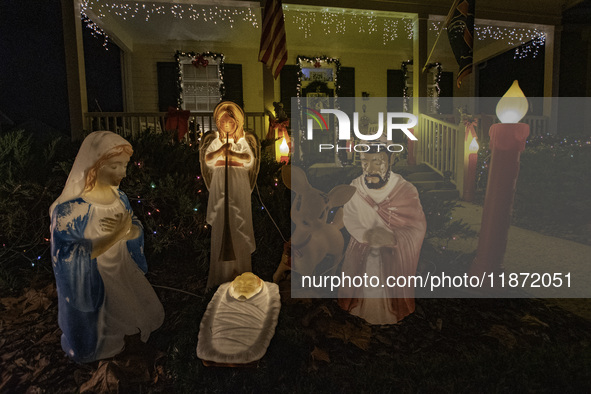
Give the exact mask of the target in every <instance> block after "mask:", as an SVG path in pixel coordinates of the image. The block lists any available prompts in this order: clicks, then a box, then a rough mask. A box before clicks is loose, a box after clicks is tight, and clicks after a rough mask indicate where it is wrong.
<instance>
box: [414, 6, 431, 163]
mask: <svg viewBox="0 0 591 394" xmlns="http://www.w3.org/2000/svg"><path fill="white" fill-rule="evenodd" d="M428 18H429V15H427V14H417V18H416V20H415V21H414V24H413V47H412V57H413V66H412V70H413V73H412V85H413V98H412V100H413V104H412V112H413V114H414V115H415V116H416V117H417V118H418V117H419V114H420V113H424V112H425V107H426V100H425V99H424V98H425V97H427V73H424V72H423V67H424V66H425V62H426V61H427V55H428V53H427V51H428V47H427V39H428V33H429V29H428V26H427V20H428ZM419 98H423V99H422V100H419ZM417 126H418V127H417V130H416V131H415V135H416V136H417V138H418V139H419V141H420V140H421V138H423V136H422V134H421V132H422V131H421V130H420V124H419V125H417ZM420 146H422V144H421V143H420V142H419V143H418V144H415V157H416V160H417V164H420V163H422V161H423V152H422V150H421V149H420V148H419V147H420Z"/></svg>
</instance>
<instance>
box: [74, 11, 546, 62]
mask: <svg viewBox="0 0 591 394" xmlns="http://www.w3.org/2000/svg"><path fill="white" fill-rule="evenodd" d="M88 10H92V12H93V13H94V15H96V16H97V17H98V18H104V17H105V16H106V15H111V16H115V17H117V18H120V19H122V20H124V21H125V20H130V19H140V20H145V21H146V22H149V21H150V19H151V18H153V17H154V16H164V15H172V16H173V17H174V18H178V19H185V18H187V19H190V20H194V21H200V22H202V23H203V22H205V23H212V24H213V25H216V24H218V23H221V22H225V23H228V24H229V26H230V28H232V27H234V25H235V24H237V23H247V24H248V25H249V26H251V27H252V28H255V29H258V28H259V27H260V21H259V18H260V17H259V16H258V15H259V14H260V10H259V9H258V7H257V8H253V7H227V6H203V5H199V4H185V3H183V4H175V3H136V2H115V1H102V0H85V1H82V2H81V4H80V14H81V17H82V19H83V21H84V22H85V25H86V27H87V28H89V29H91V30H92V34H93V35H95V36H101V37H103V39H104V43H103V46H105V47H106V45H107V42H108V35H107V34H106V33H105V32H104V31H103V30H102V29H101V28H100V26H98V25H97V24H96V23H94V22H93V21H92V20H90V18H89V17H88V16H87V11H88ZM283 11H284V15H285V23H286V24H287V25H293V26H294V27H295V29H297V30H299V31H301V32H302V33H303V35H304V38H306V39H308V38H320V37H314V36H315V35H318V33H319V32H320V31H322V33H321V34H323V35H324V36H328V35H332V34H345V33H347V32H350V33H354V34H364V35H367V36H368V39H373V37H379V36H381V40H382V44H383V45H387V44H388V43H390V42H392V41H394V40H397V39H407V40H412V38H413V24H414V21H413V20H412V19H411V18H401V17H390V16H387V14H384V13H382V12H374V11H365V10H353V11H352V10H346V9H338V8H322V9H319V10H309V8H308V9H306V8H302V7H300V6H293V5H286V4H284V5H283ZM441 23H442V22H441V21H433V22H431V23H430V25H429V30H430V31H432V32H438V31H439V29H440V26H441ZM318 27H321V29H320V30H319V29H318ZM474 31H475V37H476V39H477V40H490V39H492V40H504V41H506V42H507V45H509V46H516V45H518V46H520V47H519V48H516V49H515V55H514V58H516V59H522V58H525V57H527V56H529V55H531V56H533V57H535V56H537V55H538V53H539V49H540V48H541V47H542V46H543V45H544V44H545V42H546V34H545V33H544V32H543V31H541V30H539V29H535V28H534V29H531V28H519V27H502V26H478V25H477V26H475V27H474ZM442 34H445V32H443V33H442ZM526 43H527V45H524V44H526Z"/></svg>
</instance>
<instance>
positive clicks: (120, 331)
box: [49, 131, 164, 362]
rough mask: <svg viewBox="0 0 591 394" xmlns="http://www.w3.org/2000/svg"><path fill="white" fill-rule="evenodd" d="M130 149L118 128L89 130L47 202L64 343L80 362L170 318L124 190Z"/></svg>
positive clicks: (118, 349)
mask: <svg viewBox="0 0 591 394" xmlns="http://www.w3.org/2000/svg"><path fill="white" fill-rule="evenodd" d="M132 153H133V149H132V147H131V145H130V144H129V142H127V141H126V140H125V139H123V138H122V137H120V136H119V135H117V134H115V133H112V132H110V131H96V132H94V133H91V134H89V135H88V136H87V137H86V139H85V140H84V141H83V142H82V146H81V147H80V150H79V152H78V155H77V156H76V160H75V161H74V165H73V166H72V170H71V171H70V175H69V176H68V180H67V181H66V185H65V187H64V189H63V191H62V194H61V195H60V196H59V197H58V199H57V200H55V202H54V203H53V204H52V205H51V208H50V209H49V214H50V217H51V259H52V264H53V271H54V275H55V279H56V284H57V292H58V323H59V326H60V328H61V329H62V331H63V334H62V338H61V343H62V349H63V350H64V351H65V352H66V354H67V355H68V356H69V357H70V358H71V359H73V360H74V361H76V362H91V361H95V360H99V359H104V358H108V357H112V356H115V355H116V354H118V353H119V352H121V350H122V349H123V346H124V336H125V335H133V334H137V333H140V337H141V340H142V341H144V342H145V341H147V340H148V337H149V336H150V333H151V332H152V331H154V330H156V329H157V328H158V327H160V326H161V325H162V322H163V321H164V309H163V307H162V304H161V303H160V301H159V300H158V297H157V296H156V293H154V290H153V289H152V286H151V285H150V283H149V282H148V280H147V279H146V277H145V276H144V274H145V273H146V272H147V269H148V266H147V263H146V259H145V257H144V252H143V248H144V235H143V228H142V224H141V223H140V222H139V221H138V220H137V218H135V216H134V215H133V212H132V209H131V206H130V205H129V200H128V199H127V196H126V195H125V193H123V192H122V191H120V190H119V183H120V182H121V180H122V179H123V178H124V177H125V175H126V168H127V163H128V162H129V159H130V156H131V155H132Z"/></svg>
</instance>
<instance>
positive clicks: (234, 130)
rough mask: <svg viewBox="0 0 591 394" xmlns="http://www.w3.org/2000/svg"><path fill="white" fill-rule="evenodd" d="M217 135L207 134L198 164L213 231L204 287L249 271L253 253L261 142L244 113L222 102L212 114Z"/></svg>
mask: <svg viewBox="0 0 591 394" xmlns="http://www.w3.org/2000/svg"><path fill="white" fill-rule="evenodd" d="M213 117H214V120H215V122H216V126H217V129H218V131H210V132H208V133H206V134H205V136H204V137H203V140H202V142H201V145H200V147H199V160H200V163H201V172H202V174H203V179H204V181H205V185H206V186H207V189H208V190H209V200H208V202H207V223H209V224H210V225H211V227H212V233H211V258H210V264H209V275H208V278H207V288H212V287H214V286H217V285H219V284H221V283H224V282H228V281H231V280H232V279H234V278H235V277H236V276H237V275H240V274H241V273H243V272H249V271H252V264H251V258H250V255H251V253H253V252H254V251H255V249H256V246H255V240H254V230H253V226H252V207H251V205H250V194H251V192H252V190H253V189H254V186H255V184H256V179H257V175H258V173H259V166H260V149H261V148H260V144H259V142H258V140H257V138H256V136H255V135H254V134H252V133H249V132H247V131H245V130H244V112H243V111H242V109H241V108H240V107H239V106H238V105H237V104H235V103H233V102H231V101H222V102H221V103H219V104H218V105H217V107H216V108H215V110H214V112H213Z"/></svg>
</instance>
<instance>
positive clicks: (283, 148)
mask: <svg viewBox="0 0 591 394" xmlns="http://www.w3.org/2000/svg"><path fill="white" fill-rule="evenodd" d="M279 152H281V154H282V155H283V156H287V155H288V154H289V145H287V141H286V140H285V137H283V141H281V145H280V146H279Z"/></svg>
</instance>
